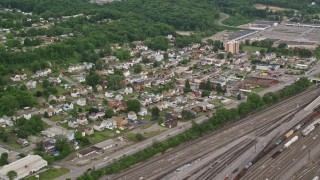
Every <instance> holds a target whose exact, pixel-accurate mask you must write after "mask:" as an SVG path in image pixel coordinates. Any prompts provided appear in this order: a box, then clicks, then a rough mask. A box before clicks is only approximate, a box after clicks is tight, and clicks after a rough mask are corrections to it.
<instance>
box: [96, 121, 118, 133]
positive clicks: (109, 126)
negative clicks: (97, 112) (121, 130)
mask: <svg viewBox="0 0 320 180" xmlns="http://www.w3.org/2000/svg"><path fill="white" fill-rule="evenodd" d="M116 127H117V123H116V122H115V121H113V120H111V119H108V120H103V121H102V122H101V123H100V124H98V125H94V126H93V129H94V130H96V131H103V130H104V129H110V130H113V128H116Z"/></svg>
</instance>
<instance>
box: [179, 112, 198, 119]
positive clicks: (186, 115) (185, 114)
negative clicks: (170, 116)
mask: <svg viewBox="0 0 320 180" xmlns="http://www.w3.org/2000/svg"><path fill="white" fill-rule="evenodd" d="M181 116H182V119H184V120H191V119H194V118H195V117H196V116H195V115H194V114H193V113H192V112H191V111H189V110H182V112H181Z"/></svg>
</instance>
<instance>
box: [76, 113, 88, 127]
mask: <svg viewBox="0 0 320 180" xmlns="http://www.w3.org/2000/svg"><path fill="white" fill-rule="evenodd" d="M77 123H78V124H81V125H87V124H88V119H87V117H86V116H85V115H81V116H79V117H78V118H77Z"/></svg>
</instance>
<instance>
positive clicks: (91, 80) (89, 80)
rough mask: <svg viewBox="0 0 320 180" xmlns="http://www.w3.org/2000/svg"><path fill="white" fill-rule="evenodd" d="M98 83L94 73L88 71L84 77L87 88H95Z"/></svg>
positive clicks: (96, 75)
mask: <svg viewBox="0 0 320 180" xmlns="http://www.w3.org/2000/svg"><path fill="white" fill-rule="evenodd" d="M99 82H100V76H99V75H98V74H96V73H95V72H94V71H90V73H89V75H88V76H87V77H86V83H87V84H88V85H89V86H92V87H95V86H96V85H97V84H99Z"/></svg>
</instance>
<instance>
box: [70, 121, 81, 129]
mask: <svg viewBox="0 0 320 180" xmlns="http://www.w3.org/2000/svg"><path fill="white" fill-rule="evenodd" d="M68 126H69V127H71V128H77V127H78V126H79V125H78V122H77V121H68Z"/></svg>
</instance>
